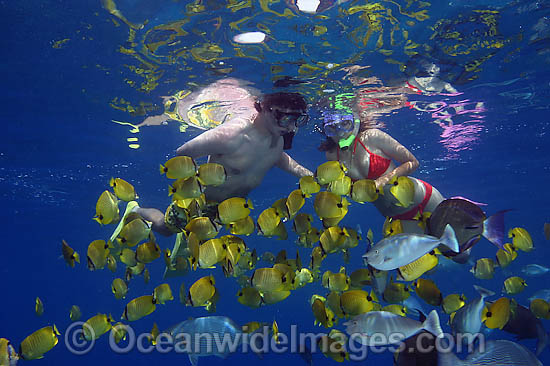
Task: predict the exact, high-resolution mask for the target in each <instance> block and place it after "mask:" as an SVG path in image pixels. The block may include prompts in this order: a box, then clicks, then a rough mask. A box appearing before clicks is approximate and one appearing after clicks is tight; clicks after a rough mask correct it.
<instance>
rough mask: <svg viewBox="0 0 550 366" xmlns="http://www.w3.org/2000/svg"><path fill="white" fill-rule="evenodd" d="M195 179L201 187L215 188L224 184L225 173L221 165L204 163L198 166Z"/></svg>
mask: <svg viewBox="0 0 550 366" xmlns="http://www.w3.org/2000/svg"><path fill="white" fill-rule="evenodd" d="M197 177H198V178H199V181H200V182H201V184H202V185H205V186H214V187H215V186H219V185H222V184H224V183H225V179H226V178H227V173H226V172H225V168H224V167H223V165H221V164H218V163H206V164H202V165H201V166H199V171H198V173H197Z"/></svg>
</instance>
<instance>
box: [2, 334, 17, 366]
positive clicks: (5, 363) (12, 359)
mask: <svg viewBox="0 0 550 366" xmlns="http://www.w3.org/2000/svg"><path fill="white" fill-rule="evenodd" d="M18 360H19V355H18V354H17V352H15V349H14V348H13V346H12V345H11V343H10V341H9V340H7V339H6V338H0V365H2V366H12V365H16V364H17V361H18Z"/></svg>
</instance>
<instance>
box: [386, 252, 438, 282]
mask: <svg viewBox="0 0 550 366" xmlns="http://www.w3.org/2000/svg"><path fill="white" fill-rule="evenodd" d="M437 254H440V253H439V251H438V250H437V248H436V249H434V250H432V251H431V252H429V253H426V254H424V255H423V256H422V257H420V258H418V259H417V260H415V261H413V262H411V263H409V264H407V265H405V266H402V267H399V268H398V269H397V277H396V278H397V279H398V280H401V281H414V280H416V279H417V278H419V277H420V276H422V275H423V274H424V273H426V272H428V271H429V270H431V269H432V268H434V267H435V266H437V263H438V262H439V260H438V258H437Z"/></svg>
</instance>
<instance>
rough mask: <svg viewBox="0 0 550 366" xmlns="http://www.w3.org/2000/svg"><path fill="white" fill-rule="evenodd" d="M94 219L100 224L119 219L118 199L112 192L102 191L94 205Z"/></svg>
mask: <svg viewBox="0 0 550 366" xmlns="http://www.w3.org/2000/svg"><path fill="white" fill-rule="evenodd" d="M94 220H95V221H97V222H99V223H100V224H101V225H108V224H110V223H112V222H116V221H118V220H119V211H118V200H117V198H116V196H115V195H114V194H112V193H111V192H109V191H104V192H103V193H102V194H101V195H100V196H99V198H98V200H97V203H96V205H95V217H94Z"/></svg>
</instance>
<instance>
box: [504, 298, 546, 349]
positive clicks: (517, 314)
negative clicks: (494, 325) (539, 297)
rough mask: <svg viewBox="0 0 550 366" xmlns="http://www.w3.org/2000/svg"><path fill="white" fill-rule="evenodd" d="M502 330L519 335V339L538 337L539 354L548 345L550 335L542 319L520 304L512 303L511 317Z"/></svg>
mask: <svg viewBox="0 0 550 366" xmlns="http://www.w3.org/2000/svg"><path fill="white" fill-rule="evenodd" d="M513 303H514V302H513ZM502 330H503V331H505V332H508V333H512V334H515V335H517V337H518V338H517V339H518V340H521V339H531V338H536V339H537V340H538V341H537V352H536V354H537V356H538V355H539V354H540V353H541V352H542V351H543V350H544V348H546V346H547V345H548V341H549V339H548V338H549V337H548V333H546V331H545V330H544V326H543V324H542V321H541V320H540V319H538V318H536V317H535V315H534V314H533V313H532V312H531V310H529V309H528V308H526V307H524V306H521V305H518V304H515V306H514V305H512V311H511V314H510V319H509V320H508V323H506V325H505V326H504V328H502Z"/></svg>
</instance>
